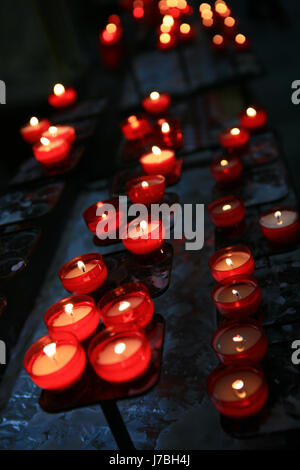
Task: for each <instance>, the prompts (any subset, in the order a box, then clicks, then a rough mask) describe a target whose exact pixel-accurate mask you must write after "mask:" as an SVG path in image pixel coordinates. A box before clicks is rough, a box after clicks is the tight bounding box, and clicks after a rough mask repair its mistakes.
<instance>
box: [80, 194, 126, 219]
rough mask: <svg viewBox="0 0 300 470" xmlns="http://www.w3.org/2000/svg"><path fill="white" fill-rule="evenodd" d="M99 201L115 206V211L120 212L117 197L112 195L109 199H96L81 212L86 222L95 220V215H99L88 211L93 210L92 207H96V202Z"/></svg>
mask: <svg viewBox="0 0 300 470" xmlns="http://www.w3.org/2000/svg"><path fill="white" fill-rule="evenodd" d="M99 202H102V203H103V204H111V205H113V206H114V207H115V209H117V211H116V212H117V213H118V212H121V211H120V207H119V199H118V198H117V197H112V198H110V199H104V200H103V201H97V202H94V204H91V205H90V206H89V207H87V208H86V209H85V210H84V211H83V212H82V217H83V218H84V220H85V222H86V223H88V222H93V221H94V220H95V218H97V217H99V218H100V216H97V215H96V214H93V215H92V214H90V212H92V211H93V210H94V208H96V207H98V206H97V204H99ZM96 210H97V209H96Z"/></svg>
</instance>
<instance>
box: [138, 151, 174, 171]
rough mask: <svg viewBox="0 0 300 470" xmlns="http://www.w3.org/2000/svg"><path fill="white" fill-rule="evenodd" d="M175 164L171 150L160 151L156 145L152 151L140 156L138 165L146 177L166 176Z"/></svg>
mask: <svg viewBox="0 0 300 470" xmlns="http://www.w3.org/2000/svg"><path fill="white" fill-rule="evenodd" d="M175 163H176V160H175V153H174V151H173V150H171V149H160V148H159V147H157V146H156V145H154V146H153V147H152V151H151V152H149V153H146V154H144V155H142V156H141V158H140V164H141V165H142V167H143V170H144V172H145V173H146V174H147V175H163V176H165V175H168V174H169V173H170V172H171V171H172V170H173V168H174V166H175Z"/></svg>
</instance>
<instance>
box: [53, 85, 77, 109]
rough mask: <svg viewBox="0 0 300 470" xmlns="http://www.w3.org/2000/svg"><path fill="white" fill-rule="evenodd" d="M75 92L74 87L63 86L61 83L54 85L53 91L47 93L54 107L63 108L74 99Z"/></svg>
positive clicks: (75, 96)
mask: <svg viewBox="0 0 300 470" xmlns="http://www.w3.org/2000/svg"><path fill="white" fill-rule="evenodd" d="M76 98H77V93H76V90H74V88H65V87H64V86H63V85H62V84H61V83H57V84H56V85H54V88H53V93H51V95H49V97H48V101H49V104H50V105H51V106H53V107H54V108H65V107H67V106H70V105H71V104H73V103H74V102H75V101H76Z"/></svg>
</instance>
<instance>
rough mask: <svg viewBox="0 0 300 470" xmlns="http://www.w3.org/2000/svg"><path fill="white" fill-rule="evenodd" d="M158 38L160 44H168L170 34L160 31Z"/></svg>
mask: <svg viewBox="0 0 300 470" xmlns="http://www.w3.org/2000/svg"><path fill="white" fill-rule="evenodd" d="M159 40H160V42H161V43H162V44H168V43H169V42H170V41H171V36H170V34H169V33H162V34H161V35H160V36H159Z"/></svg>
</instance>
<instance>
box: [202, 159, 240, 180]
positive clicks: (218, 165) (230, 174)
mask: <svg viewBox="0 0 300 470" xmlns="http://www.w3.org/2000/svg"><path fill="white" fill-rule="evenodd" d="M210 171H211V174H212V176H213V177H214V179H215V180H216V181H217V182H218V183H221V184H228V183H232V182H233V181H236V180H238V179H239V178H240V176H241V174H242V171H243V165H242V162H241V159H240V158H239V157H238V156H230V157H229V156H226V157H221V158H218V159H217V160H215V161H214V162H213V163H212V164H211V165H210Z"/></svg>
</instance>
